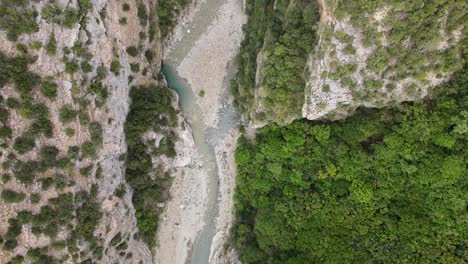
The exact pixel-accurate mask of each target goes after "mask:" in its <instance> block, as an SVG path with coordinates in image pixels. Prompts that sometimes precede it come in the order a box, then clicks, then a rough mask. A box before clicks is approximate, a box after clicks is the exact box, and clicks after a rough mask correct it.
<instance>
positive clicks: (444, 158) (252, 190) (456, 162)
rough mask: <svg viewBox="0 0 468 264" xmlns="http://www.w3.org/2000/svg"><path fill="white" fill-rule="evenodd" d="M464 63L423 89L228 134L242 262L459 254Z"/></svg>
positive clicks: (448, 259)
mask: <svg viewBox="0 0 468 264" xmlns="http://www.w3.org/2000/svg"><path fill="white" fill-rule="evenodd" d="M467 85H468V74H467V73H466V72H464V73H463V74H461V75H460V76H459V77H458V78H457V79H456V81H454V82H452V83H451V84H448V85H444V86H442V87H440V89H439V90H440V93H438V94H437V96H436V97H435V98H437V99H433V100H426V101H420V102H414V103H406V104H403V105H401V106H398V107H394V108H382V109H360V110H358V111H357V112H356V113H355V114H354V115H353V116H352V117H349V118H348V119H346V120H343V121H336V122H319V121H314V122H312V121H304V120H302V121H296V122H293V123H292V124H290V125H288V126H285V127H280V126H278V125H268V126H266V127H264V128H262V129H261V130H259V131H257V137H256V140H255V142H249V141H247V140H246V139H245V138H241V139H240V140H239V146H238V149H237V151H236V154H235V157H236V162H237V170H238V176H237V191H236V194H235V209H236V214H237V223H236V224H235V227H234V228H233V238H234V243H235V246H236V248H237V249H238V250H239V253H240V255H241V260H242V263H245V264H248V263H369V262H372V263H396V262H401V261H403V262H408V263H463V262H466V234H467V233H468V225H467V224H466V219H467V211H466V201H467V200H468V195H467V192H466V186H467V177H466V175H467V168H466V158H467V157H468V152H467V148H466V144H467V132H468V129H466V127H467V126H466V117H467V116H468V115H467V114H466V109H467V98H468V97H467V95H468V94H467V90H466V86H467Z"/></svg>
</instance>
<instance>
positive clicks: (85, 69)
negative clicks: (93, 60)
mask: <svg viewBox="0 0 468 264" xmlns="http://www.w3.org/2000/svg"><path fill="white" fill-rule="evenodd" d="M80 65H81V70H83V72H86V73H88V72H92V71H93V66H92V65H91V64H90V63H89V62H88V61H82V62H81V64H80Z"/></svg>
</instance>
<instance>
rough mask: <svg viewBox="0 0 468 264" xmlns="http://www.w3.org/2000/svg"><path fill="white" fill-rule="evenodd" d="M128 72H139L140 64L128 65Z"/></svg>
mask: <svg viewBox="0 0 468 264" xmlns="http://www.w3.org/2000/svg"><path fill="white" fill-rule="evenodd" d="M130 70H132V72H135V73H137V72H139V71H140V64H138V63H130Z"/></svg>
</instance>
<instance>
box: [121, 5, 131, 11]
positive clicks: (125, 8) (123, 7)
mask: <svg viewBox="0 0 468 264" xmlns="http://www.w3.org/2000/svg"><path fill="white" fill-rule="evenodd" d="M122 10H123V11H125V12H127V11H130V5H129V4H127V3H125V4H123V5H122Z"/></svg>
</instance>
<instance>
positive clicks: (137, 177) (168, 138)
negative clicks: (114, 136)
mask: <svg viewBox="0 0 468 264" xmlns="http://www.w3.org/2000/svg"><path fill="white" fill-rule="evenodd" d="M130 98H131V100H132V104H131V107H130V112H129V113H128V115H127V120H126V122H125V137H126V141H127V145H128V151H127V157H126V169H125V179H126V180H127V182H128V184H129V185H130V187H132V188H133V190H134V193H133V198H132V202H133V205H134V206H135V210H136V214H135V215H136V218H137V225H138V231H139V235H140V236H141V238H142V239H143V240H144V241H145V242H146V243H147V244H148V245H149V246H150V248H153V247H154V245H155V242H156V241H155V238H156V230H157V227H158V221H157V219H158V215H159V213H160V212H161V208H158V207H157V206H156V205H157V203H158V202H162V201H163V193H164V191H165V190H166V191H167V188H165V187H167V186H168V175H167V174H166V173H165V172H164V171H162V170H161V169H160V168H157V169H155V168H153V164H152V159H151V156H152V155H154V156H156V155H161V154H165V155H167V156H168V157H174V156H175V154H176V153H175V149H174V141H175V138H176V135H175V134H174V133H173V132H172V131H171V130H170V129H168V128H169V127H173V126H175V125H176V124H177V115H176V112H175V110H174V108H173V107H172V105H171V102H172V95H171V92H170V91H169V89H168V88H167V87H159V86H156V85H150V86H148V87H145V86H141V87H139V88H138V87H132V89H131V90H130ZM148 131H155V132H157V133H161V134H162V135H164V138H163V139H162V140H161V142H160V144H159V148H155V147H154V140H153V141H148V140H143V138H142V137H143V135H144V134H145V133H146V132H148ZM152 175H154V176H155V177H152Z"/></svg>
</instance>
